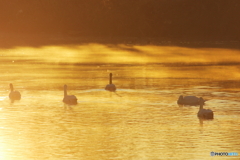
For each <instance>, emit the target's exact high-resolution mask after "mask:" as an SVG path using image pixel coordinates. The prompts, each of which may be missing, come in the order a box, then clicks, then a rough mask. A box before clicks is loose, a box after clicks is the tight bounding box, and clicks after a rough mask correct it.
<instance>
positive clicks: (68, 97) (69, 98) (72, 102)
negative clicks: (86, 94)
mask: <svg viewBox="0 0 240 160" xmlns="http://www.w3.org/2000/svg"><path fill="white" fill-rule="evenodd" d="M63 102H64V103H66V104H70V105H75V104H77V97H76V96H74V95H67V85H66V84H65V85H64V97H63Z"/></svg>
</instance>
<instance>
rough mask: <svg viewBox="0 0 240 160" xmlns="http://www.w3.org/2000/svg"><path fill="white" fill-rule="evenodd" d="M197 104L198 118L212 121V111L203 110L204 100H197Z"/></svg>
mask: <svg viewBox="0 0 240 160" xmlns="http://www.w3.org/2000/svg"><path fill="white" fill-rule="evenodd" d="M199 103H200V107H199V111H198V117H199V118H203V119H213V111H212V110H210V109H203V104H204V100H203V99H202V97H201V98H199Z"/></svg>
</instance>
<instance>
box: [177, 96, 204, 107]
mask: <svg viewBox="0 0 240 160" xmlns="http://www.w3.org/2000/svg"><path fill="white" fill-rule="evenodd" d="M203 102H205V100H203ZM177 103H178V104H181V105H199V98H198V97H196V96H185V97H183V95H181V96H179V98H178V101H177Z"/></svg>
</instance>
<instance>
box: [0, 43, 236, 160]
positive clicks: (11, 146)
mask: <svg viewBox="0 0 240 160" xmlns="http://www.w3.org/2000/svg"><path fill="white" fill-rule="evenodd" d="M239 53H240V52H239V51H238V50H230V49H196V48H181V47H159V46H125V45H118V46H104V45H98V44H90V45H85V46H84V45H83V46H45V47H39V48H31V47H28V48H27V47H19V48H14V49H3V50H1V53H0V54H1V57H0V58H1V67H0V72H1V79H0V80H1V83H0V159H4V160H15V159H17V160H20V159H24V160H26V159H54V160H55V159H68V160H69V159H88V160H91V159H92V160H95V159H119V160H122V159H134V160H139V159H143V160H149V159H154V160H155V159H182V160H186V159H189V160H190V159H191V160H192V159H211V158H213V159H216V158H217V159H218V158H220V157H211V156H210V152H212V151H214V152H238V154H240V141H239V135H240V127H239V124H240V100H239V97H240V92H239V91H240V82H239V80H240V74H239V73H240V72H239V71H240V63H239V62H240V60H239V56H238V55H239ZM110 72H112V73H113V83H114V84H115V85H116V86H117V94H115V93H110V92H107V91H105V90H104V87H105V85H106V84H108V74H109V73H110ZM9 83H13V85H14V87H15V89H16V90H19V91H20V92H21V94H22V99H21V100H20V101H15V102H14V103H11V102H10V100H9V98H8V93H9ZM64 84H68V93H69V94H74V95H76V96H77V98H78V105H76V106H67V105H64V104H63V102H62V98H63V85H64ZM179 95H196V96H199V97H200V96H201V97H204V98H205V99H207V100H208V101H207V102H206V105H205V106H204V107H205V108H210V109H212V110H213V111H214V116H215V118H214V119H213V120H199V119H198V117H197V112H198V107H196V106H178V105H177V103H176V101H177V99H178V97H179ZM222 158H229V157H222ZM232 158H233V159H239V156H235V157H232Z"/></svg>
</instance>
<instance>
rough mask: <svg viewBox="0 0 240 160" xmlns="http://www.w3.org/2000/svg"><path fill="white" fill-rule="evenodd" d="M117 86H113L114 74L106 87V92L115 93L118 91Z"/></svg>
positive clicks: (110, 75) (110, 76)
mask: <svg viewBox="0 0 240 160" xmlns="http://www.w3.org/2000/svg"><path fill="white" fill-rule="evenodd" d="M116 89H117V88H116V86H115V85H114V84H112V73H110V74H109V84H108V85H106V87H105V90H108V91H110V92H115V91H116Z"/></svg>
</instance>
